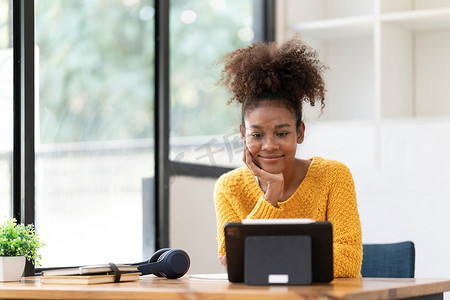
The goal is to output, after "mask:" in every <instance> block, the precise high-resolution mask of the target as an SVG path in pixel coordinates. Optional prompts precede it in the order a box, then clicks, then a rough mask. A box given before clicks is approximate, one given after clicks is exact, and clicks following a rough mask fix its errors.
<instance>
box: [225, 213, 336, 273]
mask: <svg viewBox="0 0 450 300" xmlns="http://www.w3.org/2000/svg"><path fill="white" fill-rule="evenodd" d="M224 230H225V248H226V254H227V271H228V280H229V281H231V282H244V271H245V270H244V269H245V267H244V265H245V262H244V254H245V241H246V238H247V237H249V236H276V235H282V236H289V235H294V236H295V235H307V236H310V237H311V260H312V261H311V268H312V281H313V282H330V281H332V280H333V228H332V224H331V223H330V222H326V221H324V222H315V221H314V220H311V219H260V220H245V221H243V222H242V223H227V224H225V226H224Z"/></svg>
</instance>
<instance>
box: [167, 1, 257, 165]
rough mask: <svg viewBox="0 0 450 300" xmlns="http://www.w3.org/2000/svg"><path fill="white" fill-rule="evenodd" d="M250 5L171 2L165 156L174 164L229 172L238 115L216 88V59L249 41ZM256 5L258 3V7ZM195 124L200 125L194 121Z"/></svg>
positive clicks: (234, 161)
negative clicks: (224, 168)
mask: <svg viewBox="0 0 450 300" xmlns="http://www.w3.org/2000/svg"><path fill="white" fill-rule="evenodd" d="M253 2H254V1H253V0H243V1H224V0H201V1H199V0H190V1H184V0H172V1H171V4H172V6H171V10H170V16H171V17H170V30H171V31H170V76H171V78H170V95H171V108H170V155H171V159H172V160H174V161H179V162H187V163H195V164H204V165H210V166H215V165H221V166H233V165H236V164H240V162H241V155H240V154H237V153H236V152H239V150H241V151H242V148H241V146H242V145H241V142H240V137H239V131H238V124H239V122H240V120H239V118H240V112H239V110H238V109H237V106H235V105H234V104H231V105H229V106H227V105H226V102H227V100H228V99H229V98H230V95H229V94H227V92H226V91H225V90H224V89H223V88H222V87H219V86H217V84H216V83H217V81H218V79H219V77H220V72H221V67H222V65H221V64H220V63H219V59H220V57H222V56H223V55H225V54H226V53H227V52H230V51H232V50H234V49H236V48H241V47H245V46H249V45H250V44H251V43H252V42H253V40H254V30H253V28H254V21H253ZM260 2H262V1H260ZM199 120H201V122H200V121H199Z"/></svg>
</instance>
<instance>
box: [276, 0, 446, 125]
mask: <svg viewBox="0 0 450 300" xmlns="http://www.w3.org/2000/svg"><path fill="white" fill-rule="evenodd" d="M284 5H286V7H289V9H287V10H286V19H285V20H284V22H285V24H286V26H287V34H286V36H291V35H292V34H294V33H300V34H301V35H302V37H303V39H304V40H305V41H306V42H307V43H308V44H310V45H311V46H312V47H313V48H315V49H317V50H318V51H319V54H320V57H321V59H322V60H323V61H324V62H325V64H327V65H328V66H329V67H330V70H329V71H328V72H327V74H326V77H325V79H326V84H327V89H328V93H327V97H328V101H327V110H326V111H325V112H324V115H323V116H322V119H324V120H380V119H390V118H398V117H401V118H403V117H422V116H442V115H450V88H449V87H450V0H395V1H392V0H285V4H284Z"/></svg>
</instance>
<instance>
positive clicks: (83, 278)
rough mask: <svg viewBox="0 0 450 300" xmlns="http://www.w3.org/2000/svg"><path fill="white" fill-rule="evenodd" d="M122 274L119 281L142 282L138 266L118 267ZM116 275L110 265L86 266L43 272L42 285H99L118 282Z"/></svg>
mask: <svg viewBox="0 0 450 300" xmlns="http://www.w3.org/2000/svg"><path fill="white" fill-rule="evenodd" d="M116 266H117V268H118V269H119V272H120V279H118V281H120V282H123V281H135V280H140V275H141V273H140V272H139V270H138V268H137V266H132V265H116ZM116 277H117V276H116V274H115V273H114V270H113V269H112V267H111V266H109V265H95V266H84V267H77V268H66V269H55V270H45V271H42V273H41V277H40V281H41V283H53V284H98V283H110V282H115V281H116Z"/></svg>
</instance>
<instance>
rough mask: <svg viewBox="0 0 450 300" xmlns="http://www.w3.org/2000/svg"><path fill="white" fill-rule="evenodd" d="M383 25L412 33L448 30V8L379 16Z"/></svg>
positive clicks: (449, 21) (449, 20)
mask: <svg viewBox="0 0 450 300" xmlns="http://www.w3.org/2000/svg"><path fill="white" fill-rule="evenodd" d="M380 18H381V21H382V22H383V23H389V24H392V25H397V26H400V27H403V28H406V29H410V30H414V31H424V30H437V29H447V28H450V8H439V9H427V10H410V11H403V12H395V13H387V14H383V15H381V17H380Z"/></svg>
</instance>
